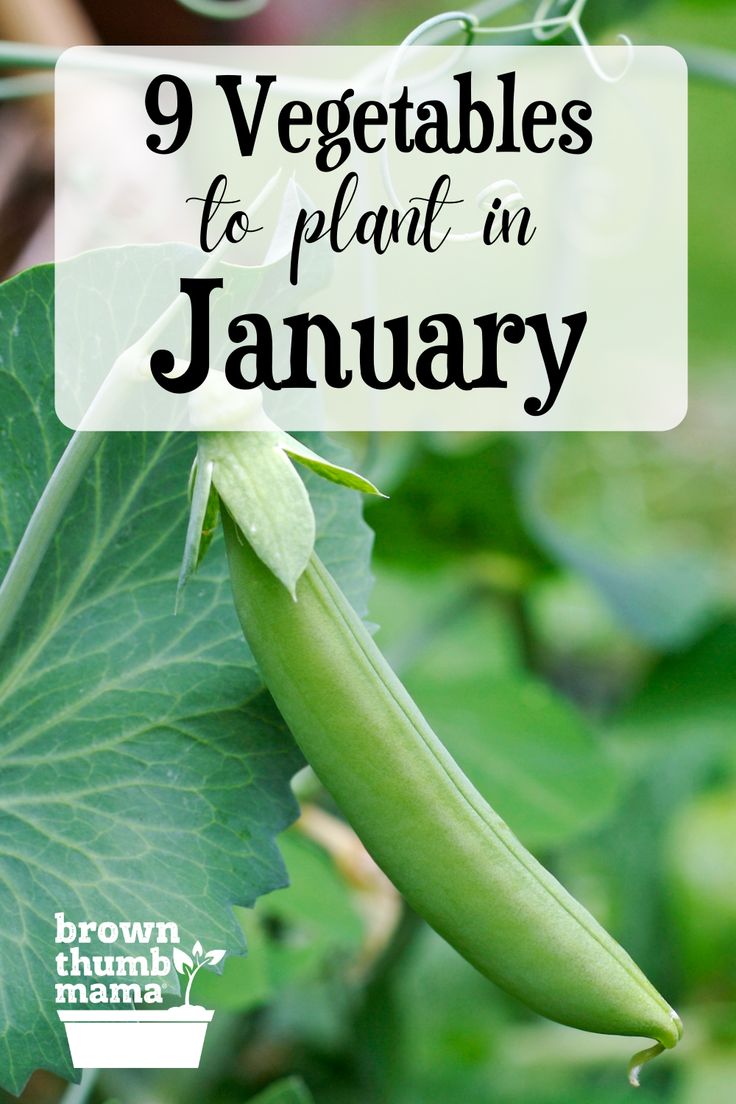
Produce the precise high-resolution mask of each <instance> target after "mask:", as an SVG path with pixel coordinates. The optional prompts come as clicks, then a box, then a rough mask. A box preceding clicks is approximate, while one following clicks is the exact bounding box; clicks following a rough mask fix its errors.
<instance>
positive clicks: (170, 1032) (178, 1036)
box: [58, 1005, 214, 1069]
mask: <svg viewBox="0 0 736 1104" xmlns="http://www.w3.org/2000/svg"><path fill="white" fill-rule="evenodd" d="M213 1015H214V1012H212V1010H211V1009H209V1008H202V1007H200V1006H198V1005H181V1006H179V1007H176V1008H168V1009H165V1010H162V1011H158V1012H137V1011H132V1012H111V1011H110V1010H109V1009H104V1010H100V1011H90V1010H89V1009H84V1010H80V1011H72V1010H69V1011H59V1012H58V1016H59V1019H60V1020H61V1022H62V1023H63V1024H64V1026H65V1028H66V1035H67V1039H68V1040H69V1050H70V1051H71V1055H72V1063H73V1064H74V1066H75V1067H76V1068H77V1069H196V1068H197V1066H198V1065H199V1060H200V1058H201V1056H202V1046H203V1044H204V1037H205V1034H206V1032H207V1025H208V1024H209V1022H210V1020H211V1019H212V1017H213Z"/></svg>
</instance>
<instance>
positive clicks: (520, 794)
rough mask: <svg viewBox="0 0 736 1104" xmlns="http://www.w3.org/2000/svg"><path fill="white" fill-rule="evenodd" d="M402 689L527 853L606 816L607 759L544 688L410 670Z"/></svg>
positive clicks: (517, 680)
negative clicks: (525, 848)
mask: <svg viewBox="0 0 736 1104" xmlns="http://www.w3.org/2000/svg"><path fill="white" fill-rule="evenodd" d="M405 681H406V684H407V686H408V688H409V690H410V691H411V693H412V694H413V695H415V696H416V699H417V701H419V702H421V704H422V711H423V712H424V714H425V715H426V717H427V719H428V720H429V722H430V723H431V724H432V726H433V728H434V729H435V731H436V732H437V733H438V735H439V736H440V738H441V739H442V742H443V743H444V744H445V746H446V747H447V749H448V750H449V751H450V753H451V754H452V755H453V756H454V758H455V759H456V760H457V761H458V763H459V764H460V766H461V767H462V769H463V770H464V771H465V773H466V774H467V775H468V777H469V778H470V779H471V780H472V782H473V783H474V785H475V786H476V787H477V788H478V789H479V790H480V792H481V793H482V794H483V796H484V797H485V798H486V799H487V800H488V801H489V802H490V804H491V805H493V807H494V808H495V809H496V810H497V812H498V813H499V814H500V815H501V816H502V817H503V818H504V819H505V820H507V821H508V823H509V825H510V826H511V828H512V829H513V830H514V832H516V833H517V834H518V835H519V836H520V837H521V839H522V840H523V841H524V842H525V843H526V844H528V845H529V846H531V847H549V846H556V845H558V844H560V843H562V842H564V841H566V840H568V839H569V838H570V837H572V836H574V835H576V834H577V833H580V832H582V831H583V830H585V829H587V828H589V827H590V826H591V825H593V824H595V823H596V822H598V821H599V820H600V819H601V817H603V816H604V815H605V813H606V812H607V811H608V810H609V809H610V808H611V806H612V804H613V802H614V799H615V797H616V793H617V772H616V770H615V768H614V765H613V763H612V761H611V759H610V758H609V756H608V755H607V754H606V751H605V748H604V747H603V745H602V744H601V743H600V742H599V740H597V739H596V737H595V735H594V734H593V733H592V732H591V730H590V729H589V727H588V725H587V724H586V722H585V721H584V719H583V718H582V716H581V715H580V714H579V713H578V712H577V710H576V709H575V708H574V707H573V706H572V705H570V704H569V703H568V702H566V701H565V700H564V699H562V698H560V697H559V696H558V695H557V694H555V693H554V692H553V691H551V690H550V689H549V688H548V687H547V686H545V685H544V684H543V683H539V682H535V681H534V680H533V679H531V678H525V677H524V676H516V677H504V676H494V675H492V674H488V673H486V674H475V675H469V676H466V675H462V674H449V673H448V674H447V675H446V676H445V677H442V676H441V675H439V674H438V673H434V674H433V675H429V676H424V675H423V674H422V673H421V671H419V670H417V669H414V670H413V671H411V672H409V673H408V674H407V676H406V679H405Z"/></svg>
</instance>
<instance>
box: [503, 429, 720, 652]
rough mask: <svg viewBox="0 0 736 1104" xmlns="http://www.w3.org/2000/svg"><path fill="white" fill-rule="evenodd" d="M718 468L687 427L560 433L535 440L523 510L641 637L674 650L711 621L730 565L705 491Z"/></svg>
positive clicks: (551, 547)
mask: <svg viewBox="0 0 736 1104" xmlns="http://www.w3.org/2000/svg"><path fill="white" fill-rule="evenodd" d="M665 437H666V441H665V440H663V438H665ZM676 438H677V441H678V442H679V444H676V443H675V439H676ZM688 452H690V453H691V455H690V456H688V455H687V454H688ZM683 454H684V457H683ZM711 471H712V467H711V461H710V460H709V459H708V458H707V457H706V456H704V457H703V459H702V460H700V459H699V457H698V455H697V451H696V452H693V444H692V442H687V441H686V439H685V434H684V433H683V432H682V428H681V429H678V430H675V431H673V432H672V433H670V434H666V435H664V434H659V435H657V436H656V437H655V436H654V435H652V436H649V437H647V436H645V435H644V434H638V435H636V434H623V433H617V434H611V433H599V434H592V433H589V434H556V435H554V436H550V437H545V438H544V439H542V438H541V437H539V438H534V439H533V440H531V441H530V442H529V452H528V457H527V463H526V465H525V467H524V471H523V478H522V489H523V492H524V495H523V503H524V506H525V510H526V516H527V520H528V523H529V526H530V528H531V530H532V532H533V534H534V535H535V537H536V538H537V539H538V540H539V541H540V543H541V544H542V545H543V547H544V548H545V549H546V550H547V552H548V553H549V554H550V556H552V557H553V558H554V559H555V560H557V561H558V562H559V563H561V564H563V565H565V566H566V567H568V568H570V569H571V570H573V571H574V572H576V573H579V574H580V575H582V576H583V577H585V578H587V579H588V580H589V581H590V582H591V583H592V584H593V585H594V586H595V587H596V588H597V589H598V591H599V592H600V594H601V595H602V596H603V598H604V599H605V601H606V603H607V604H608V606H609V608H610V609H611V610H612V611H613V613H614V614H615V616H616V617H617V618H618V620H619V622H620V623H621V624H623V625H624V626H625V627H626V628H627V629H628V630H629V631H630V632H631V633H633V634H634V635H635V636H636V637H637V638H638V639H640V640H643V641H645V642H646V643H648V644H652V645H655V646H657V647H659V648H663V649H670V648H672V649H674V648H678V647H682V646H683V645H685V644H687V642H688V641H690V640H692V639H694V638H695V637H696V636H697V635H698V634H699V633H701V632H702V631H703V630H704V628H705V627H706V626H707V625H708V624H709V622H710V621H711V620H712V618H713V616H714V612H715V610H716V608H717V604H718V597H719V588H722V587H724V585H725V578H726V567H727V565H728V562H729V560H730V558H731V553H730V550H729V551H728V554H727V555H723V553H725V552H726V547H723V546H724V545H725V544H726V542H725V541H724V534H723V533H722V532H721V531H720V529H721V527H720V526H719V525H718V521H717V520H716V525H715V528H713V527H712V521H713V518H712V517H711V516H710V513H711V510H712V505H713V503H712V501H710V498H711V496H706V495H704V494H702V492H701V487H702V483H710V481H711ZM698 472H700V477H698ZM683 488H686V489H687V491H688V492H689V493H683ZM728 495H729V497H730V495H731V488H730V486H729V487H728ZM699 514H700V515H702V516H701V517H698V515H699Z"/></svg>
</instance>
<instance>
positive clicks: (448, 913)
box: [182, 422, 682, 1084]
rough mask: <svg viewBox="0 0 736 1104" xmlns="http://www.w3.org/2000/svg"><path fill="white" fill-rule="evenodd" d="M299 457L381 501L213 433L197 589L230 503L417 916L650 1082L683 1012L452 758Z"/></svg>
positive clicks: (258, 610)
mask: <svg viewBox="0 0 736 1104" xmlns="http://www.w3.org/2000/svg"><path fill="white" fill-rule="evenodd" d="M258 424H259V425H261V424H263V423H262V422H259V423H258ZM289 457H292V458H293V459H294V460H296V461H298V462H302V463H306V464H307V465H308V466H309V467H311V468H312V469H314V470H317V471H319V472H320V474H322V475H324V476H326V477H327V478H330V479H333V480H337V481H339V482H345V483H347V484H348V485H350V486H353V487H356V488H360V489H361V490H364V491H375V488H373V487H372V486H371V485H370V484H368V483H367V481H365V480H362V479H361V478H360V477H359V476H357V475H355V473H353V472H349V471H347V470H345V469H342V468H339V467H337V466H335V465H333V464H330V463H329V462H328V461H325V460H323V459H322V458H320V457H318V456H316V455H315V454H314V453H311V452H310V451H309V450H307V449H306V448H305V447H304V446H303V445H301V444H300V443H299V442H297V441H295V440H294V439H293V438H291V437H288V436H287V435H286V434H284V433H281V432H280V431H278V430H277V429H276V428H275V427H273V429H266V430H264V431H262V432H246V433H221V434H218V433H215V434H205V435H204V436H203V437H202V438H201V443H200V449H199V455H198V461H197V472H196V479H195V484H194V493H193V508H192V517H191V520H190V526H189V533H188V539H187V553H186V555H185V564H184V568H183V575H182V581H185V579H186V576H187V575H188V573H189V572H190V571H191V570H192V569H193V568H194V566H196V563H197V562H198V559H199V558H200V555H201V548H200V536H201V533H202V529H203V527H204V528H206V529H210V528H211V526H212V516H213V511H214V510H215V509H216V505H217V498H218V497H219V500H220V502H221V504H222V506H223V509H222V520H223V527H224V532H225V541H226V546H227V554H228V560H229V566H230V575H231V580H232V588H233V595H234V599H235V607H236V609H237V613H238V617H239V619H240V622H241V625H242V628H243V632H244V634H245V637H246V639H247V641H248V644H249V645H250V647H251V650H252V652H253V654H254V656H255V658H256V660H257V662H258V664H259V666H260V668H261V671H262V674H263V677H264V679H265V681H266V684H267V686H268V688H269V690H270V692H271V694H272V696H273V698H274V699H275V701H276V704H277V705H278V708H279V710H280V711H281V713H282V714H283V716H284V719H285V720H286V723H287V724H288V725H289V727H290V729H291V731H292V733H293V736H294V738H295V740H296V741H297V743H298V744H299V746H300V748H301V749H302V751H303V753H304V755H305V757H306V758H307V760H308V761H309V763H310V764H311V765H312V767H313V768H314V770H315V772H316V774H317V775H318V776H319V778H320V780H321V781H322V783H323V784H324V786H325V787H326V788H327V790H329V792H330V793H331V794H332V796H333V797H334V799H335V801H336V802H337V803H338V805H339V806H340V808H341V809H342V811H343V812H344V814H345V816H346V817H347V819H348V820H349V821H350V823H351V824H352V825H353V827H354V828H355V830H356V831H357V833H358V834H359V836H360V838H361V839H362V840H363V842H364V844H365V846H366V847H367V849H368V850H369V851H370V853H371V854H372V855H373V857H374V858H375V860H376V861H377V862H378V864H379V865H380V866H381V867H382V869H383V870H384V871H385V873H386V874H387V875H388V876H389V878H390V879H391V880H392V882H393V883H394V884H395V885H396V886H397V888H398V889H399V890H400V891H401V893H402V894H403V895H404V897H405V898H406V900H407V902H408V903H409V904H410V905H411V907H412V908H413V909H414V910H415V911H416V912H417V913H419V914H420V915H421V916H422V917H423V918H424V919H425V920H427V922H428V923H429V924H431V925H432V927H433V928H435V930H436V931H437V932H439V933H440V935H442V936H443V937H444V938H445V939H446V940H447V941H448V942H449V943H450V944H452V946H453V947H455V948H456V949H457V950H458V951H459V952H460V954H462V955H463V956H464V957H465V958H466V959H467V960H468V961H469V962H470V963H472V964H473V966H475V967H476V968H477V969H478V970H479V971H480V972H481V973H482V974H484V975H485V976H486V977H487V978H489V979H490V980H491V981H494V982H495V983H496V984H497V985H500V986H501V987H502V988H504V989H505V990H507V991H508V992H509V993H512V994H513V995H514V996H516V997H518V998H519V999H520V1000H522V1001H523V1002H524V1003H525V1004H527V1005H528V1006H529V1007H530V1008H532V1009H534V1010H535V1011H537V1012H539V1013H541V1014H542V1015H544V1016H547V1017H549V1018H550V1019H552V1020H557V1021H558V1022H560V1023H563V1024H568V1025H570V1026H572V1027H577V1028H581V1029H583V1030H586V1031H595V1032H601V1033H605V1034H614V1035H634V1036H645V1037H649V1038H651V1039H653V1040H654V1041H655V1042H654V1045H653V1046H651V1047H649V1048H647V1049H646V1050H644V1051H642V1052H641V1053H639V1054H637V1055H635V1056H634V1058H633V1059H632V1061H631V1066H630V1080H631V1082H632V1084H638V1072H639V1068H640V1067H641V1065H642V1064H643V1062H645V1061H647V1060H648V1059H649V1058H652V1057H654V1056H656V1055H657V1054H659V1053H661V1051H662V1050H663V1049H665V1048H669V1047H673V1046H675V1045H676V1043H677V1042H678V1041H679V1039H680V1037H681V1034H682V1024H681V1022H680V1019H679V1017H678V1016H677V1014H676V1013H675V1012H674V1010H673V1009H672V1008H671V1007H670V1005H669V1004H668V1003H667V1001H666V1000H664V998H663V997H662V996H660V994H659V993H658V992H657V990H656V989H655V988H654V986H653V985H652V984H651V983H650V982H649V981H648V980H647V978H646V977H645V976H644V974H643V973H642V972H641V970H640V969H639V968H638V966H637V965H636V964H635V963H634V962H633V960H632V959H631V958H630V957H629V955H628V954H627V953H626V952H625V951H624V950H623V948H622V947H620V946H619V945H618V944H617V943H616V942H615V940H614V939H612V938H611V936H610V935H608V933H607V932H606V931H605V930H604V929H603V928H602V927H601V926H600V924H598V923H597V921H596V920H595V919H594V918H593V917H592V916H591V915H590V913H589V912H588V911H587V910H586V909H585V908H583V906H582V905H581V904H579V903H578V901H576V900H575V899H574V898H573V897H572V896H571V895H570V894H569V893H568V892H567V891H566V890H565V889H564V887H563V886H562V885H561V884H560V883H559V882H558V881H557V880H556V879H555V878H554V877H553V876H552V875H551V874H550V873H549V872H548V871H547V870H545V868H544V867H543V866H541V864H540V863H538V862H537V860H536V859H535V858H534V857H533V856H532V855H531V854H530V853H529V852H528V851H527V850H526V849H525V848H524V847H523V846H522V844H521V843H520V842H519V840H518V839H517V838H516V837H515V836H514V834H513V833H512V832H511V830H510V829H509V828H508V826H507V825H506V824H505V823H504V821H503V820H502V819H501V818H500V817H499V816H498V815H497V814H496V813H495V812H494V811H493V809H492V808H491V807H490V806H489V805H488V803H487V802H486V801H485V800H484V798H483V797H482V796H481V795H480V794H479V793H478V791H477V790H476V789H475V788H474V786H473V785H472V784H471V783H470V781H469V780H468V779H467V778H466V777H465V775H464V774H463V772H462V771H461V770H460V768H459V767H458V765H457V763H455V762H454V760H453V759H452V757H451V756H450V755H449V754H448V752H447V751H446V749H445V748H444V747H443V745H442V743H441V741H440V740H439V739H438V737H437V736H436V735H435V733H434V732H433V731H432V729H431V728H430V726H429V725H428V723H427V721H426V720H425V719H424V717H423V716H422V714H421V713H420V711H419V709H418V708H417V706H416V705H415V703H414V701H413V700H412V699H411V697H410V695H409V694H408V692H407V691H406V689H405V688H404V686H403V685H402V683H401V682H400V680H399V679H398V678H397V676H396V675H395V674H394V672H393V670H392V669H391V667H390V665H389V664H388V662H387V661H386V660H385V659H384V657H383V655H382V654H381V652H380V651H379V649H378V648H377V646H376V645H375V643H374V642H373V640H372V638H371V636H370V635H369V633H368V632H367V630H366V629H365V627H364V625H363V623H362V621H361V620H360V618H359V617H358V616H357V614H356V613H355V612H354V611H353V609H352V607H351V606H350V604H349V602H348V601H347V599H346V598H345V596H344V595H343V593H342V592H341V590H340V588H339V587H338V586H337V584H336V583H335V581H334V579H333V578H332V577H331V576H330V574H329V573H328V571H327V570H326V568H325V567H324V566H323V564H322V563H321V562H320V560H319V559H318V557H317V556H316V555H315V554H314V552H313V541H314V519H313V516H312V513H311V506H310V504H309V499H308V496H307V493H306V490H305V489H304V487H303V484H302V482H301V479H300V478H299V476H298V474H297V473H296V471H295V469H294V467H293V465H292V463H291V460H290V459H289ZM207 516H208V519H207V520H206V524H205V519H206V517H207Z"/></svg>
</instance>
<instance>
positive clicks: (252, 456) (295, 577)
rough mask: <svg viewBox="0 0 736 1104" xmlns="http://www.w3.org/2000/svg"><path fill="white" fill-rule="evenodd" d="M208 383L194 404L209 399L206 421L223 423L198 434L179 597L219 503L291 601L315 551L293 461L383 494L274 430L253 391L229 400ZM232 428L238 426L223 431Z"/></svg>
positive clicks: (228, 392) (229, 393) (219, 385)
mask: <svg viewBox="0 0 736 1104" xmlns="http://www.w3.org/2000/svg"><path fill="white" fill-rule="evenodd" d="M207 385H208V386H207V387H206V389H205V388H203V389H201V390H202V392H203V393H202V395H199V394H197V396H196V397H195V400H194V401H196V402H197V403H198V404H207V422H208V423H209V424H216V423H217V421H218V419H220V420H221V424H222V426H223V428H222V429H213V430H211V431H207V432H204V433H200V435H199V447H198V451H197V457H196V460H195V462H194V466H193V470H192V479H191V481H190V495H191V511H190V516H189V526H188V529H187V537H186V542H185V547H184V556H183V559H182V565H181V571H180V573H179V584H178V588H177V601H178V599H179V597H180V595H181V592H182V590H183V588H184V586H185V585H186V583H187V580H188V579H189V577H190V576H191V575H192V573H193V572H194V571H195V570H196V568H197V567H198V566H199V563H200V562H201V560H202V557H203V556H204V553H205V552H206V549H207V546H208V545H209V541H210V539H211V535H212V532H213V530H214V528H215V526H216V523H217V515H218V505H219V500H221V501H222V502H223V503H224V504H225V506H226V508H227V510H228V512H229V514H230V515H231V517H232V518H233V520H234V521H235V522H236V524H237V526H238V529H239V531H240V533H241V534H242V535H243V536H244V537H245V539H246V540H247V541H248V543H249V544H250V545H251V547H252V549H253V551H254V552H255V553H256V555H257V556H258V557H259V559H260V560H262V561H263V563H264V564H265V565H266V566H267V567H268V568H269V570H270V571H272V572H273V574H274V575H275V576H276V578H277V579H278V580H279V581H280V582H281V583H283V585H284V586H285V587H286V589H287V590H288V591H289V593H290V594H291V596H292V598H294V599H295V600H296V584H297V582H298V581H299V579H300V577H301V575H302V574H303V572H304V570H305V568H306V566H307V564H308V563H309V559H310V557H311V555H312V552H313V551H314V541H315V521H314V512H313V510H312V504H311V502H310V500H309V495H308V493H307V489H306V487H305V486H304V483H303V482H302V479H301V477H300V476H299V474H298V472H297V471H296V469H295V467H294V463H293V462H296V463H298V464H301V465H303V466H304V467H306V468H308V469H309V470H310V471H313V472H315V473H316V474H317V475H319V476H321V477H322V478H323V479H328V480H330V481H331V482H333V483H339V484H341V485H342V486H345V487H349V488H351V489H352V490H357V491H362V492H363V493H364V494H375V495H380V494H381V492H380V491H379V490H378V489H377V487H375V486H374V485H373V483H371V482H370V480H368V479H366V478H365V477H364V476H362V475H359V474H358V473H357V472H354V471H352V470H351V469H350V468H345V467H342V466H341V465H340V464H335V463H333V462H332V461H331V460H328V459H326V458H325V457H323V456H319V455H318V454H317V453H316V452H313V451H312V449H310V448H308V447H307V446H306V445H304V444H303V443H302V442H301V441H298V440H297V439H296V438H295V437H292V436H291V435H290V434H288V433H285V432H284V431H283V430H281V429H279V428H278V426H276V425H275V423H274V422H272V421H271V419H270V418H269V417H268V416H267V415H266V414H265V412H264V410H263V406H262V402H261V397H260V395H259V394H258V392H257V391H249V392H243V393H242V394H238V393H237V392H236V393H235V399H234V400H233V389H232V388H231V387H230V386H229V385H227V384H226V382H225V379H224V377H223V376H222V375H220V374H215V373H211V374H210V376H209V377H208V380H207ZM220 412H221V413H220ZM199 413H200V415H201V409H200V411H199ZM234 425H237V426H239V427H240V428H239V429H232V428H228V427H232V426H234ZM246 427H247V428H246ZM292 461H293V462H292Z"/></svg>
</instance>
